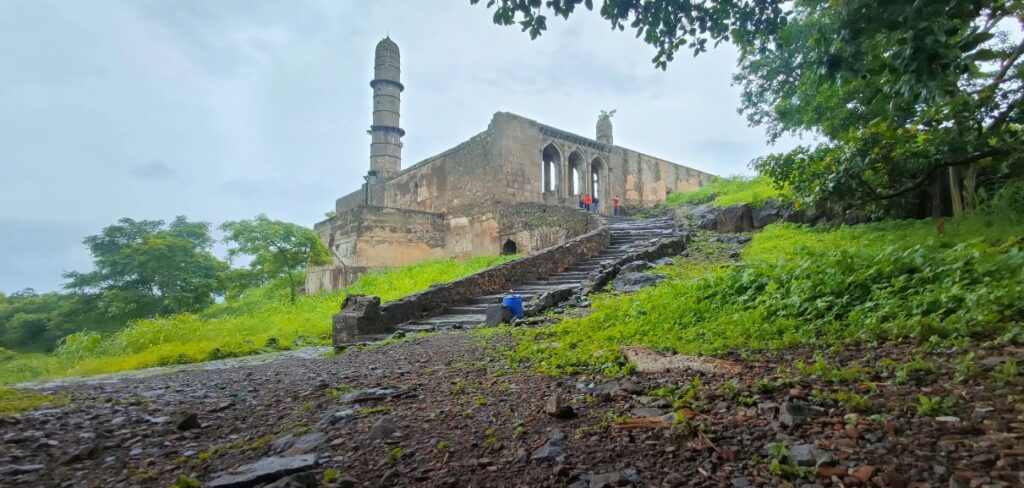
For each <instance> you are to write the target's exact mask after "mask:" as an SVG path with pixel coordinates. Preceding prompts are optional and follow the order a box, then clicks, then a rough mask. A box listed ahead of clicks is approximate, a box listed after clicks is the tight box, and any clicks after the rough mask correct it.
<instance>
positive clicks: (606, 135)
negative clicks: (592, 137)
mask: <svg viewBox="0 0 1024 488" xmlns="http://www.w3.org/2000/svg"><path fill="white" fill-rule="evenodd" d="M614 114H615V111H614V110H612V111H611V112H601V115H599V116H598V117H597V142H600V143H602V144H608V145H611V144H612V115H614Z"/></svg>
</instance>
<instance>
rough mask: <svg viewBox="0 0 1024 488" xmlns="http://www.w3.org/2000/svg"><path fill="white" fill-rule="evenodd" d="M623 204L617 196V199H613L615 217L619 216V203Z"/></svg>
mask: <svg viewBox="0 0 1024 488" xmlns="http://www.w3.org/2000/svg"><path fill="white" fill-rule="evenodd" d="M621 202H622V200H620V199H619V196H618V195H615V198H612V213H613V215H615V216H618V215H619V203H621Z"/></svg>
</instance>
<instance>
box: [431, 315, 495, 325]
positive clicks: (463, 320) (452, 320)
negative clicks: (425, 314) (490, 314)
mask: <svg viewBox="0 0 1024 488" xmlns="http://www.w3.org/2000/svg"><path fill="white" fill-rule="evenodd" d="M486 321H487V315H486V314H459V315H456V314H445V315H440V316H437V317H431V318H429V319H420V320H416V321H414V322H413V324H415V325H435V326H438V327H439V328H440V327H445V326H448V327H450V326H453V325H476V324H482V323H484V322H486Z"/></svg>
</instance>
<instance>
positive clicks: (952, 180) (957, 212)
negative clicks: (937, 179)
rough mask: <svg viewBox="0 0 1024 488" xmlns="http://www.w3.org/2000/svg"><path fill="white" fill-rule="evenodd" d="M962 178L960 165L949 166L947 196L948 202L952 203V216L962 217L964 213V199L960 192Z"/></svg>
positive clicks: (962, 173)
mask: <svg viewBox="0 0 1024 488" xmlns="http://www.w3.org/2000/svg"><path fill="white" fill-rule="evenodd" d="M963 179H964V170H963V168H962V167H960V166H950V167H949V197H950V202H952V204H953V216H954V217H963V215H964V199H963V193H962V186H963V185H962V183H963Z"/></svg>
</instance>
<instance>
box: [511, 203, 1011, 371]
mask: <svg viewBox="0 0 1024 488" xmlns="http://www.w3.org/2000/svg"><path fill="white" fill-rule="evenodd" d="M996 201H998V199H996ZM1016 208H1017V207H1012V208H1011V207H1003V208H993V207H988V208H986V209H985V210H984V211H981V212H978V213H977V214H975V215H973V216H971V217H969V218H963V219H954V220H949V221H946V222H945V224H944V225H943V226H942V227H943V228H944V230H943V233H942V234H940V231H939V228H938V227H937V226H936V224H935V223H934V222H933V221H930V220H928V221H887V222H881V223H874V224H866V225H860V226H854V227H838V228H811V227H806V226H798V225H794V224H778V225H772V226H769V227H768V228H766V229H765V230H764V231H763V232H762V233H759V234H757V235H756V236H755V237H754V240H753V241H752V242H751V244H749V245H748V246H747V247H746V248H745V249H744V250H743V251H742V255H741V256H742V261H743V263H742V264H736V263H734V262H732V261H730V260H727V259H720V258H718V257H717V256H719V255H720V254H721V253H718V252H716V248H715V247H713V246H711V245H710V243H707V242H706V241H704V242H701V241H700V240H698V241H697V242H696V243H695V245H694V246H693V249H691V253H692V257H690V258H687V259H683V260H679V264H676V265H672V266H670V267H667V268H663V269H660V270H659V271H662V272H666V273H667V274H669V276H670V277H669V279H667V280H666V281H664V282H662V283H661V284H659V285H657V286H654V287H651V288H647V289H644V290H641V291H639V292H636V293H633V294H622V295H615V294H604V295H601V296H599V297H596V298H595V300H594V303H593V313H591V314H590V315H588V316H586V317H582V318H568V319H565V320H563V321H562V322H560V323H558V324H556V325H554V326H552V327H548V328H523V329H502V330H504V331H506V333H511V334H513V335H514V336H515V337H516V339H518V340H517V342H516V345H515V346H514V347H513V348H512V349H511V350H510V351H509V356H510V358H511V359H512V360H513V361H514V362H517V363H526V364H532V365H533V366H535V367H537V368H538V369H539V370H541V371H544V372H547V373H552V374H559V373H567V372H569V373H571V372H578V371H603V372H605V373H607V374H610V375H616V374H622V373H625V372H628V371H629V368H630V367H631V366H630V365H628V364H627V363H626V362H625V360H624V358H623V357H622V355H621V354H620V353H619V351H618V348H619V346H621V345H627V344H639V345H646V346H649V347H652V348H654V349H656V350H660V351H666V352H678V353H683V354H711V355H715V354H721V353H724V352H727V351H732V350H744V349H746V350H751V349H753V350H756V349H770V348H781V347H789V346H811V347H825V348H827V347H833V346H836V345H841V344H844V343H848V342H851V341H867V342H870V341H877V340H887V339H901V338H912V339H916V340H918V341H922V342H931V341H947V342H948V341H952V340H956V339H957V338H959V339H963V338H968V337H970V338H980V339H983V340H992V341H995V342H996V343H1002V344H1010V343H1016V344H1019V343H1022V342H1024V240H1022V238H1021V236H1024V213H1022V212H1018V211H1016ZM491 330H492V331H493V329H491ZM840 373H842V374H843V375H845V374H847V373H849V374H855V373H856V372H846V371H843V372H840ZM840 373H835V376H836V377H837V379H839V380H841V379H842V378H840V376H842V375H841V374H840Z"/></svg>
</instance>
